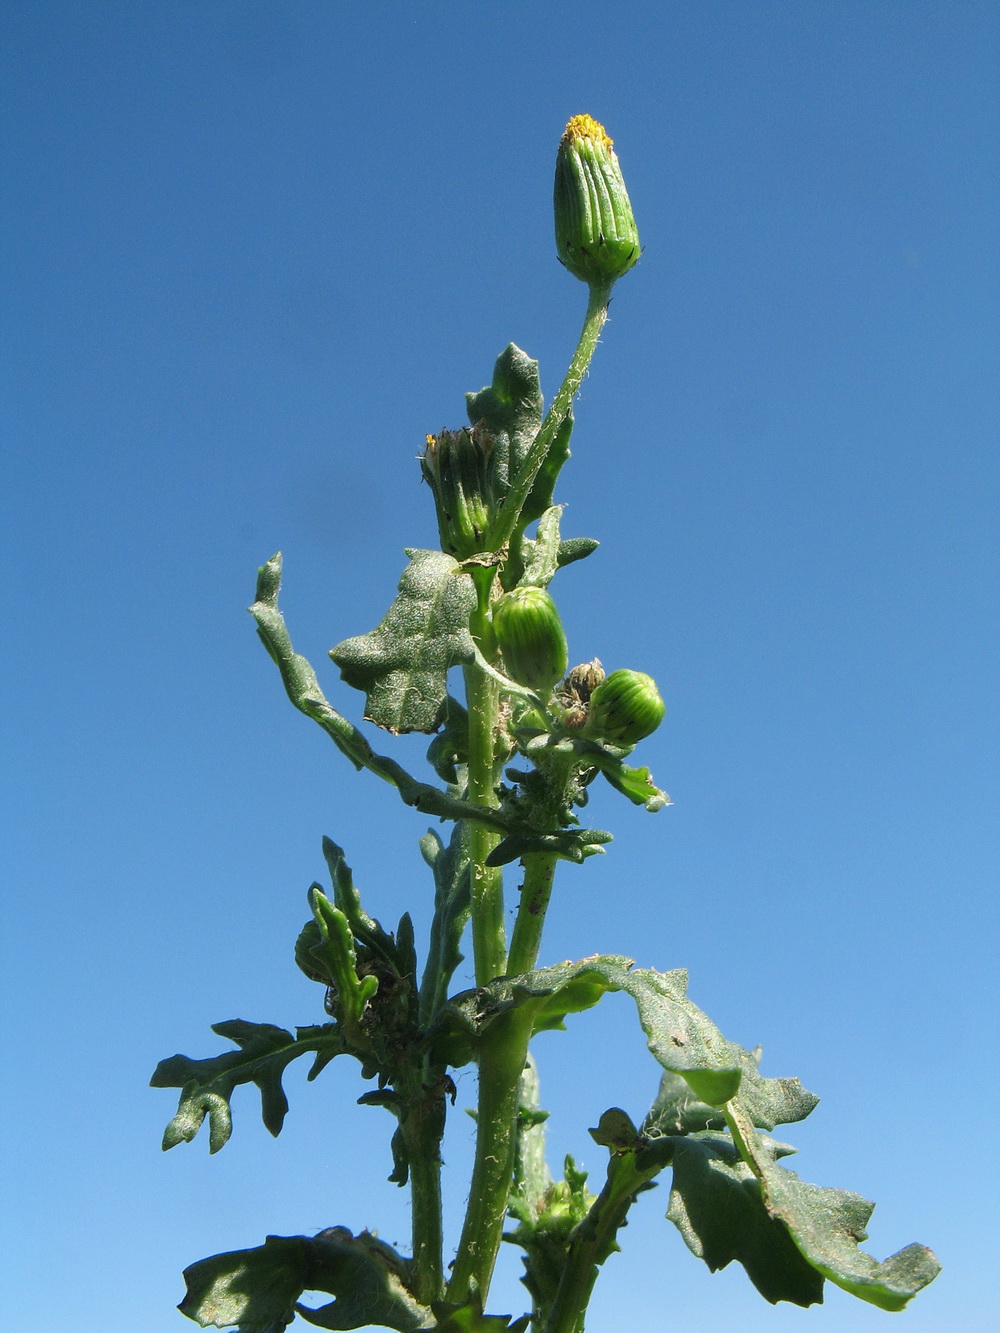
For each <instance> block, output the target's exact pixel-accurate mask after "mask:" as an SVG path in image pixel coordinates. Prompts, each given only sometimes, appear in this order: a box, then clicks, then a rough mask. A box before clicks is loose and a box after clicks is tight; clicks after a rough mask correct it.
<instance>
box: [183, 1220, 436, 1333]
mask: <svg viewBox="0 0 1000 1333" xmlns="http://www.w3.org/2000/svg"><path fill="white" fill-rule="evenodd" d="M406 1272H407V1262H406V1260H405V1259H403V1258H402V1257H401V1256H400V1255H399V1254H397V1253H396V1251H395V1250H394V1249H393V1248H392V1247H391V1246H390V1245H386V1244H385V1243H384V1242H383V1241H380V1240H378V1239H377V1238H376V1237H375V1236H373V1235H371V1234H370V1233H369V1232H367V1231H363V1232H362V1233H361V1234H360V1235H358V1236H354V1235H352V1234H351V1232H350V1231H348V1230H346V1228H344V1227H331V1228H330V1229H329V1230H327V1231H321V1232H320V1233H319V1235H318V1236H313V1237H309V1236H268V1237H267V1239H266V1240H265V1242H264V1244H263V1245H260V1246H258V1247H257V1248H256V1249H252V1250H233V1251H230V1252H229V1253H227V1254H216V1255H213V1256H212V1257H211V1258H210V1259H202V1260H201V1261H200V1262H199V1263H196V1264H192V1265H191V1266H190V1267H189V1268H186V1269H185V1270H184V1279H185V1281H186V1283H187V1295H186V1296H185V1298H184V1300H183V1301H182V1302H181V1304H180V1306H179V1307H178V1308H179V1309H180V1311H181V1313H182V1314H185V1315H187V1317H188V1318H189V1319H193V1320H194V1321H195V1322H196V1323H198V1324H200V1325H201V1326H202V1328H208V1327H210V1326H213V1327H215V1328H228V1327H230V1326H232V1325H238V1327H239V1333H282V1331H283V1330H284V1329H285V1327H286V1326H287V1325H288V1324H290V1323H291V1322H292V1320H293V1319H294V1318H295V1315H296V1314H300V1315H301V1316H302V1317H303V1318H304V1319H305V1320H307V1321H308V1322H309V1323H311V1324H315V1325H316V1326H317V1327H319V1328H329V1329H355V1328H368V1327H369V1326H370V1325H376V1326H378V1327H380V1328H392V1329H397V1330H398V1331H399V1333H417V1330H423V1329H430V1328H432V1327H433V1326H434V1318H433V1316H432V1315H431V1312H430V1311H429V1310H428V1309H427V1308H426V1307H425V1306H423V1305H421V1304H420V1303H419V1302H418V1301H416V1300H414V1298H413V1297H412V1296H411V1295H410V1293H409V1291H408V1290H407V1287H406V1284H405V1277H406ZM305 1291H322V1292H327V1293H329V1294H331V1295H333V1296H335V1297H336V1300H334V1301H332V1302H330V1304H328V1305H324V1306H321V1307H320V1308H319V1309H318V1310H313V1309H308V1308H307V1307H305V1306H303V1305H300V1304H299V1303H298V1302H299V1297H300V1296H301V1295H302V1294H303V1292H305Z"/></svg>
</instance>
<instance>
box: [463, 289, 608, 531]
mask: <svg viewBox="0 0 1000 1333" xmlns="http://www.w3.org/2000/svg"><path fill="white" fill-rule="evenodd" d="M610 299H611V287H610V286H607V287H603V286H596V285H595V286H593V287H591V289H590V299H589V300H588V302H587V313H586V315H585V316H584V320H583V329H582V331H581V333H580V340H579V342H578V343H577V345H576V351H575V352H574V353H573V359H572V361H571V362H570V363H569V369H568V370H567V371H566V378H565V379H564V380H563V382H562V384H561V385H560V386H559V392H558V393H557V394H556V396H555V398H553V400H552V404H551V406H550V407H549V410H548V412H546V414H545V420H544V421H543V422H542V424H541V427H540V428H539V431H538V434H537V435H536V436H535V439H534V443H533V444H532V446H531V449H530V450H529V451H528V456H527V458H525V460H524V463H523V464H522V467H521V471H520V472H519V473H518V475H517V477H516V478H515V479H514V483H513V485H512V486H511V488H510V491H509V492H508V494H507V497H506V499H505V500H504V503H503V508H502V509H501V510H500V513H499V514H498V515H497V518H496V521H495V523H494V525H493V527H492V528H491V529H490V532H489V535H488V537H487V545H486V549H487V550H490V551H500V550H502V549H503V547H504V545H505V543H507V542H509V541H510V539H511V537H512V536H513V534H514V531H515V529H516V527H517V522H518V519H519V518H520V517H521V510H522V509H523V508H524V502H525V500H527V498H528V495H529V494H530V492H531V488H532V486H533V485H534V483H535V477H536V476H537V475H538V469H539V468H540V467H541V466H542V464H543V463H544V462H545V456H546V454H547V453H548V452H549V449H550V448H551V446H552V441H553V440H554V439H555V437H556V432H557V431H558V430H559V427H560V426H561V425H562V423H563V421H564V420H565V417H566V413H567V412H568V411H569V410H570V407H571V406H572V404H573V399H574V397H575V396H576V392H577V390H578V389H579V387H580V385H581V384H582V383H583V377H584V375H586V373H587V367H588V366H589V365H590V361H591V357H592V356H593V355H594V351H595V349H596V347H597V340H598V338H599V337H600V333H601V329H602V328H603V327H604V321H605V320H606V319H607V317H608V302H609V300H610Z"/></svg>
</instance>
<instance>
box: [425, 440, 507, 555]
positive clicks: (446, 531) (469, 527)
mask: <svg viewBox="0 0 1000 1333" xmlns="http://www.w3.org/2000/svg"><path fill="white" fill-rule="evenodd" d="M492 452H493V440H492V437H491V436H490V435H489V433H488V432H487V431H486V430H480V429H478V428H477V427H475V426H474V427H473V428H472V430H471V431H470V430H465V429H463V430H457V431H450V430H443V431H442V432H441V434H440V435H428V436H427V448H426V449H425V451H424V454H423V456H422V457H421V459H420V470H421V472H422V473H423V474H424V478H425V480H426V481H428V482H429V483H430V487H431V490H432V491H433V492H434V505H435V507H436V509H437V519H438V531H439V532H440V534H441V549H442V550H443V551H447V553H448V554H449V555H453V556H454V557H455V558H456V559H457V560H467V559H468V558H469V557H470V556H473V555H475V554H476V553H477V552H479V551H481V550H482V539H483V536H484V535H485V533H486V530H487V528H488V527H489V521H490V510H489V465H490V455H491V454H492Z"/></svg>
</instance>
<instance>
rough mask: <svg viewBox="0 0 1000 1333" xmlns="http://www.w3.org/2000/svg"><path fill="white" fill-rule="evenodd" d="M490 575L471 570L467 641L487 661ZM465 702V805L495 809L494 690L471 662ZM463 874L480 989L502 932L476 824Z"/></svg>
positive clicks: (496, 966) (497, 955) (502, 959)
mask: <svg viewBox="0 0 1000 1333" xmlns="http://www.w3.org/2000/svg"><path fill="white" fill-rule="evenodd" d="M493 573H494V571H493V570H482V571H479V570H477V571H476V575H475V576H474V577H475V581H476V586H477V590H478V593H479V604H478V606H477V608H476V611H475V614H474V615H473V617H472V622H471V630H472V635H473V638H474V639H475V640H476V642H477V644H478V645H479V646H480V651H481V652H483V649H486V650H487V651H486V652H483V656H484V658H487V659H488V656H489V648H490V646H491V642H492V637H493V626H492V624H491V622H490V617H489V604H490V587H491V586H492V582H493ZM465 692H466V703H467V705H468V710H469V800H470V801H472V802H473V803H475V804H476V805H477V806H480V807H484V806H485V807H490V808H495V807H496V806H497V805H498V804H499V802H498V799H497V791H496V780H497V775H496V751H497V726H498V723H499V720H500V686H499V684H498V683H497V681H496V680H495V679H493V677H492V676H489V675H487V674H486V672H485V671H484V670H483V669H482V668H481V667H479V666H477V665H476V664H475V663H472V664H471V665H469V666H467V667H466V668H465ZM467 827H468V830H469V869H470V874H471V898H472V951H473V957H474V959H475V966H476V984H477V985H479V986H485V985H487V984H488V983H489V982H491V981H492V980H493V979H494V977H500V976H503V974H504V972H505V971H506V970H507V928H506V925H505V922H504V905H503V868H502V867H501V866H491V865H487V864H486V862H487V859H488V857H489V855H490V853H491V852H492V851H493V849H494V847H496V845H497V843H498V842H499V841H500V838H499V836H498V835H497V834H496V833H494V832H493V831H492V830H491V829H489V828H487V827H486V825H484V824H483V823H481V822H480V821H478V820H477V821H476V822H471V821H470V823H469V824H468V826H467Z"/></svg>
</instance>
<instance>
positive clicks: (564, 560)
mask: <svg viewBox="0 0 1000 1333" xmlns="http://www.w3.org/2000/svg"><path fill="white" fill-rule="evenodd" d="M600 544H601V543H600V542H599V541H596V540H595V539H594V538H593V537H567V538H566V540H565V541H561V542H560V543H559V554H558V556H557V560H558V562H559V568H560V569H562V567H563V565H572V564H573V563H574V561H576V560H585V559H586V558H587V556H588V555H593V553H594V552H595V551H596V550H597V548H598V547H599V546H600Z"/></svg>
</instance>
